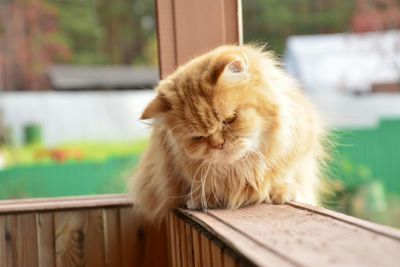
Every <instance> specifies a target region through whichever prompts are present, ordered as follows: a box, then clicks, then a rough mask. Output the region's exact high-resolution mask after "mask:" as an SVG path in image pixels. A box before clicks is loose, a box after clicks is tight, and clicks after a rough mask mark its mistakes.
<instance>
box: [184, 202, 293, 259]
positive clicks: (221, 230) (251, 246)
mask: <svg viewBox="0 0 400 267" xmlns="http://www.w3.org/2000/svg"><path fill="white" fill-rule="evenodd" d="M181 211H182V212H183V213H184V214H186V215H187V216H188V217H189V218H192V219H193V220H194V221H195V222H196V223H199V224H200V225H201V226H203V227H204V228H206V229H207V230H208V231H210V233H212V234H213V236H214V237H215V238H217V239H218V240H220V241H221V242H222V243H224V244H226V245H227V246H228V247H229V248H230V249H232V250H233V251H235V252H236V253H237V254H238V255H240V256H242V257H244V258H247V259H250V261H252V262H254V264H255V265H258V266H283V267H289V266H298V265H297V264H296V263H293V262H291V261H290V260H288V259H287V258H286V257H282V256H281V255H279V254H276V253H275V252H274V251H270V250H268V249H266V248H265V247H264V246H263V245H262V244H260V243H259V242H257V241H255V240H253V239H251V238H248V237H247V236H246V235H243V233H241V232H240V231H237V230H236V229H235V228H232V227H229V226H228V227H227V225H226V224H225V223H224V222H223V221H221V220H219V219H218V218H215V217H214V216H210V212H208V213H207V214H205V213H202V212H197V211H189V210H181ZM228 212H229V211H228ZM195 251H196V249H195ZM265 259H268V263H266V262H265Z"/></svg>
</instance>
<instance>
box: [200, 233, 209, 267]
mask: <svg viewBox="0 0 400 267" xmlns="http://www.w3.org/2000/svg"><path fill="white" fill-rule="evenodd" d="M200 241H201V242H200V244H201V256H202V257H201V260H202V262H203V265H204V266H211V249H210V245H211V244H210V240H209V239H208V238H207V237H206V236H205V235H204V234H201V235H200Z"/></svg>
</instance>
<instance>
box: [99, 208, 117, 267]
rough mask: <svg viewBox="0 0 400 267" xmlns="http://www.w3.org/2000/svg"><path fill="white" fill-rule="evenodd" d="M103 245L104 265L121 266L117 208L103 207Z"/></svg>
mask: <svg viewBox="0 0 400 267" xmlns="http://www.w3.org/2000/svg"><path fill="white" fill-rule="evenodd" d="M103 218H104V222H103V223H104V243H105V244H104V246H105V253H106V255H105V263H106V266H110V267H111V266H121V243H120V242H121V237H120V217H119V210H118V209H104V210H103Z"/></svg>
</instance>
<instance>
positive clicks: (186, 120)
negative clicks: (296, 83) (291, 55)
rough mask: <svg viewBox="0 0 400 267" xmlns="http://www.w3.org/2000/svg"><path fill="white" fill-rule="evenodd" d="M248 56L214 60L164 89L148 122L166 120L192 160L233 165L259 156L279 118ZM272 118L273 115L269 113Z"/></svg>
mask: <svg viewBox="0 0 400 267" xmlns="http://www.w3.org/2000/svg"><path fill="white" fill-rule="evenodd" d="M249 64H251V63H249V59H248V57H247V56H246V55H243V54H241V53H238V52H237V51H233V52H231V53H228V54H227V53H225V54H223V55H219V54H217V55H211V56H209V57H208V58H207V57H205V58H202V59H200V60H198V61H197V62H194V63H192V65H189V66H184V67H183V68H181V69H179V70H178V71H177V72H176V73H175V74H173V75H172V77H171V78H170V79H169V80H167V81H165V82H162V83H161V84H160V87H159V88H158V92H159V94H158V96H157V97H156V99H154V100H153V102H152V103H150V105H149V106H148V107H147V109H146V110H145V112H144V113H143V116H142V118H144V119H147V118H153V117H156V116H157V115H160V120H159V123H163V124H165V126H166V127H165V128H166V129H167V131H168V133H167V134H168V136H167V137H166V138H168V139H169V141H170V142H171V143H172V144H171V145H172V146H173V147H174V148H173V149H181V150H183V151H184V152H185V153H186V155H187V157H189V158H191V159H198V160H204V161H206V162H219V163H226V164H232V163H234V162H235V161H237V160H244V159H245V158H246V156H247V155H248V154H249V153H251V152H256V153H257V151H258V148H259V146H260V143H261V136H262V134H263V131H264V130H265V129H266V127H268V126H269V125H270V124H271V122H270V120H271V119H272V117H273V116H271V112H270V111H271V110H270V109H271V107H272V105H271V106H270V107H269V109H268V108H267V109H268V110H269V111H268V112H265V110H266V107H265V101H266V98H265V95H263V94H262V93H261V92H260V90H258V89H259V88H258V87H260V85H259V84H257V83H258V82H259V81H257V77H256V76H257V74H256V73H254V72H251V70H250V67H249ZM266 113H268V114H266Z"/></svg>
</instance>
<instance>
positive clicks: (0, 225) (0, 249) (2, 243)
mask: <svg viewBox="0 0 400 267" xmlns="http://www.w3.org/2000/svg"><path fill="white" fill-rule="evenodd" d="M6 252H7V247H6V222H5V217H4V216H2V217H0V266H7V261H6V260H7V258H6Z"/></svg>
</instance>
